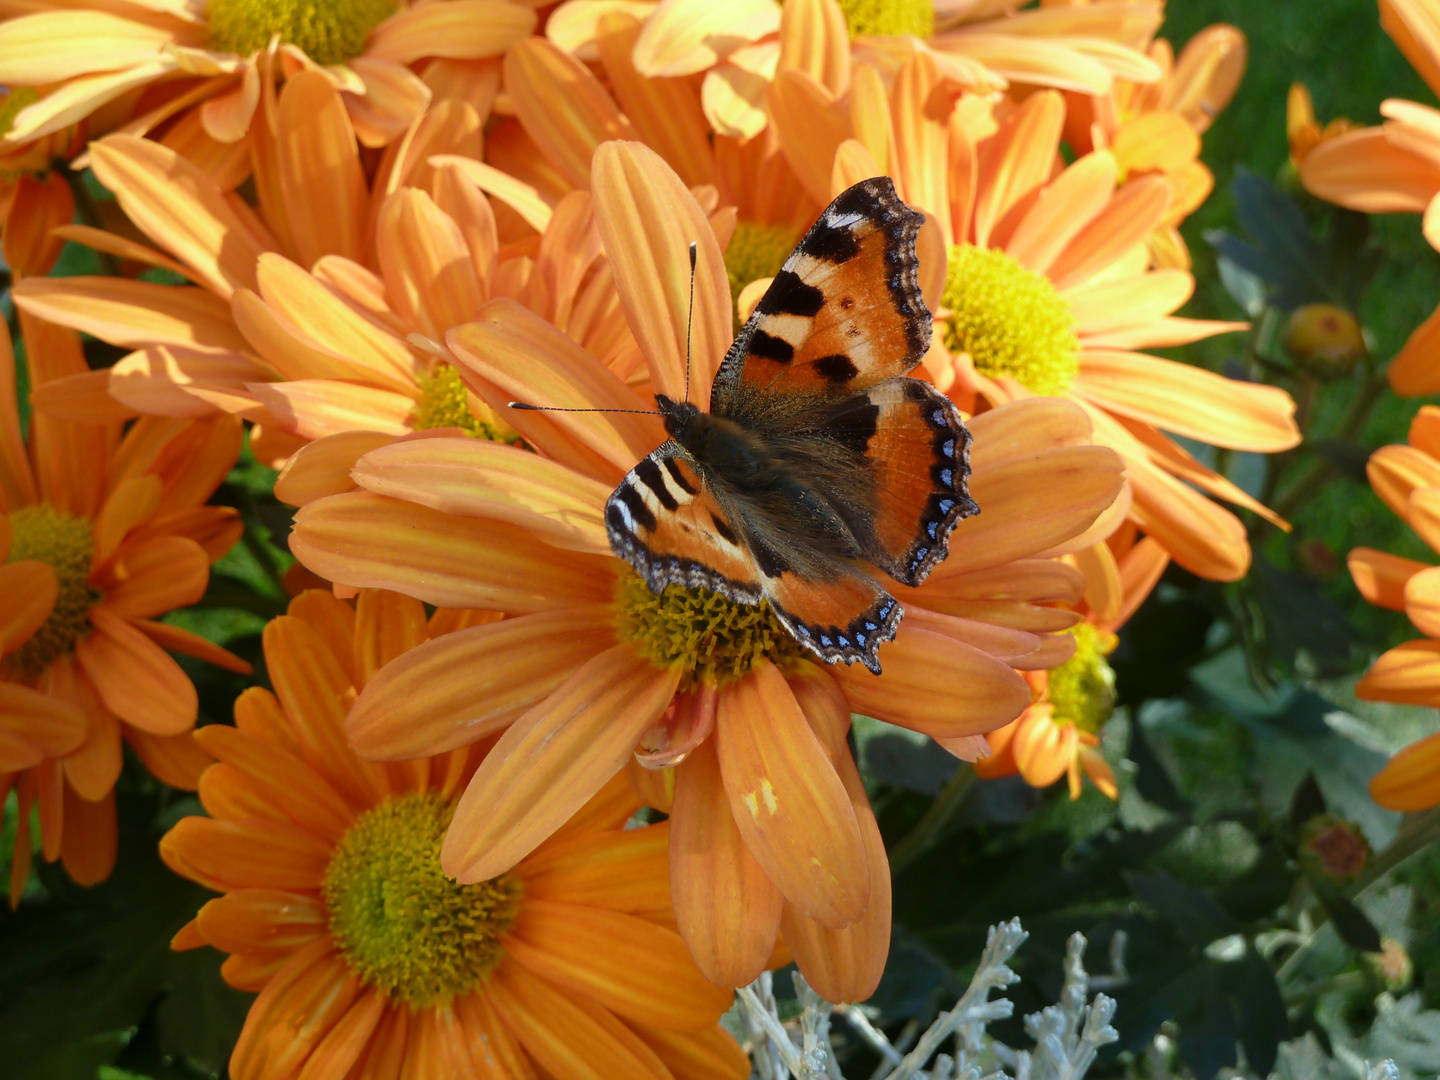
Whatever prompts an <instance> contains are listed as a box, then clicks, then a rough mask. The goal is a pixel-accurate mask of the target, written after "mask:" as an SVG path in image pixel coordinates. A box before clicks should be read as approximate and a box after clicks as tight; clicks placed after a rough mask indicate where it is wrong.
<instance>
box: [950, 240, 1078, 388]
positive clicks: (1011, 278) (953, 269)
mask: <svg viewBox="0 0 1440 1080" xmlns="http://www.w3.org/2000/svg"><path fill="white" fill-rule="evenodd" d="M941 302H942V303H943V304H944V305H945V306H946V307H947V308H949V309H950V312H951V314H950V316H949V318H948V319H946V320H945V345H946V347H947V348H948V349H949V350H950V351H951V352H952V353H962V352H963V353H968V354H969V355H970V359H971V360H972V361H973V362H974V364H975V370H976V371H978V372H980V374H982V375H988V376H990V377H992V378H994V377H996V376H1000V375H1009V376H1010V377H1012V378H1014V379H1016V380H1017V381H1018V382H1019V383H1020V384H1021V385H1022V386H1024V387H1025V389H1027V390H1029V391H1030V392H1031V393H1032V394H1058V393H1060V392H1061V391H1063V390H1064V389H1065V388H1066V387H1068V386H1069V385H1070V384H1071V383H1072V382H1073V381H1074V379H1075V376H1076V374H1077V373H1078V372H1079V370H1080V341H1079V339H1078V338H1077V337H1076V336H1075V320H1074V318H1073V317H1072V315H1071V314H1070V306H1069V305H1068V304H1067V303H1066V302H1065V300H1064V298H1063V297H1061V295H1060V294H1059V293H1058V292H1056V291H1055V286H1054V285H1053V284H1052V283H1051V282H1050V279H1049V278H1047V277H1045V276H1044V275H1042V274H1037V273H1035V272H1034V271H1033V270H1027V269H1025V267H1023V266H1021V265H1020V264H1019V263H1018V262H1016V261H1015V260H1014V259H1013V258H1011V257H1010V256H1009V255H1007V254H1006V253H1005V252H1003V251H998V250H987V249H985V248H978V247H975V246H974V245H972V244H960V245H953V246H951V248H950V258H949V263H948V265H947V267H946V270H945V295H944V297H943V298H942V301H941Z"/></svg>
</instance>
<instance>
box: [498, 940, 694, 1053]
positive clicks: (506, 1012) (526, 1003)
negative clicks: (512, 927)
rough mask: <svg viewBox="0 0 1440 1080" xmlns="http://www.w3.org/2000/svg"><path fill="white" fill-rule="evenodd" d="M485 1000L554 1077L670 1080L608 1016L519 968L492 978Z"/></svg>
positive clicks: (505, 967) (511, 966) (642, 1047)
mask: <svg viewBox="0 0 1440 1080" xmlns="http://www.w3.org/2000/svg"><path fill="white" fill-rule="evenodd" d="M486 998H487V1000H488V1001H489V1003H490V1004H491V1005H493V1007H494V1008H495V1011H496V1012H498V1013H499V1014H500V1016H501V1018H502V1019H503V1020H504V1021H505V1026H506V1027H507V1028H509V1029H510V1032H511V1033H512V1034H513V1035H514V1036H515V1038H516V1039H517V1040H518V1041H519V1042H520V1044H521V1045H522V1046H523V1047H524V1048H525V1050H526V1051H527V1052H528V1053H529V1054H530V1056H531V1057H533V1058H534V1059H535V1062H536V1064H538V1065H539V1066H540V1067H541V1068H542V1069H544V1070H545V1071H546V1072H547V1073H548V1074H550V1075H552V1076H564V1077H567V1078H570V1077H573V1078H574V1080H670V1077H669V1070H668V1069H666V1068H665V1066H664V1065H663V1064H661V1062H660V1059H659V1058H657V1057H655V1055H654V1052H653V1051H651V1050H650V1049H649V1048H648V1047H646V1046H645V1044H644V1043H641V1042H640V1041H639V1039H637V1038H636V1037H635V1035H634V1034H633V1033H632V1032H631V1031H630V1030H629V1029H628V1028H626V1027H625V1026H624V1025H623V1024H621V1023H620V1021H619V1020H617V1019H615V1017H614V1015H613V1014H611V1013H610V1012H609V1010H606V1009H602V1008H600V1007H599V1006H597V1005H594V1004H592V1003H591V1002H588V1001H586V1000H585V999H584V998H573V997H571V996H569V995H567V994H565V993H563V992H561V991H560V990H558V989H556V988H555V987H553V986H551V985H550V984H549V983H548V982H546V981H545V980H544V979H542V978H540V977H538V976H536V975H532V974H530V972H529V971H528V970H527V969H526V968H525V967H524V966H523V965H521V964H516V963H507V964H504V965H502V966H501V968H500V970H498V971H497V972H496V973H495V974H494V975H492V976H491V979H490V984H489V986H487V988H486Z"/></svg>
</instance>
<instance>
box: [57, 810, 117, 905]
mask: <svg viewBox="0 0 1440 1080" xmlns="http://www.w3.org/2000/svg"><path fill="white" fill-rule="evenodd" d="M64 798H65V810H64V815H65V835H64V839H63V840H62V842H61V844H60V862H61V864H62V865H63V866H64V867H65V872H66V873H67V874H69V875H70V879H71V880H72V881H74V882H75V884H77V885H98V884H100V882H102V881H104V880H105V879H106V878H108V877H109V876H110V872H111V871H112V870H114V869H115V856H116V854H117V852H118V850H119V842H120V833H119V823H118V822H117V820H116V817H115V794H114V792H109V793H107V794H106V795H105V796H104V797H103V798H100V799H97V800H96V801H95V802H87V801H86V800H85V799H82V798H80V796H79V795H77V794H76V793H75V789H74V788H72V787H70V786H69V785H66V787H65V794H64Z"/></svg>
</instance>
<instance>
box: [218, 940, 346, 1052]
mask: <svg viewBox="0 0 1440 1080" xmlns="http://www.w3.org/2000/svg"><path fill="white" fill-rule="evenodd" d="M334 948H335V946H334V945H333V944H332V943H331V942H330V941H329V940H328V939H322V940H320V941H317V942H315V943H314V944H312V945H309V946H307V947H306V948H304V949H302V950H301V951H300V952H298V953H296V954H295V955H294V956H292V957H291V958H290V960H289V962H288V963H286V965H285V966H284V967H283V968H282V969H281V970H280V971H279V972H278V973H277V974H276V975H275V977H274V978H273V979H272V980H271V981H270V983H269V984H268V985H267V986H266V987H265V989H264V990H263V991H262V992H261V994H260V996H259V997H258V998H256V1000H255V1002H254V1004H252V1005H251V1006H250V1012H249V1014H248V1015H247V1016H246V1017H245V1027H244V1028H243V1029H242V1030H241V1032H240V1038H239V1040H238V1041H237V1042H236V1044H235V1050H234V1052H233V1053H232V1054H231V1055H230V1075H231V1076H233V1077H234V1078H235V1080H268V1078H269V1077H273V1076H287V1075H290V1074H291V1073H292V1072H293V1071H295V1070H296V1069H298V1068H299V1067H300V1066H301V1065H302V1064H303V1063H304V1061H305V1059H306V1058H307V1057H309V1056H310V1053H311V1052H312V1050H314V1048H315V1046H316V1044H317V1043H319V1042H320V1040H321V1039H323V1038H324V1037H325V1036H326V1035H327V1034H328V1033H329V1031H330V1029H331V1028H332V1027H334V1026H335V1025H336V1024H337V1023H338V1022H339V1021H340V1019H341V1018H342V1017H343V1016H344V1015H345V1013H346V1012H347V1011H348V1010H349V1008H350V1006H351V1004H352V1003H353V1002H354V1001H355V999H356V997H357V996H358V995H359V993H360V980H359V979H358V977H357V976H356V975H355V974H354V973H353V972H351V970H350V969H349V967H347V966H346V965H345V963H344V962H343V961H341V960H340V959H339V957H337V956H336V955H335V953H334Z"/></svg>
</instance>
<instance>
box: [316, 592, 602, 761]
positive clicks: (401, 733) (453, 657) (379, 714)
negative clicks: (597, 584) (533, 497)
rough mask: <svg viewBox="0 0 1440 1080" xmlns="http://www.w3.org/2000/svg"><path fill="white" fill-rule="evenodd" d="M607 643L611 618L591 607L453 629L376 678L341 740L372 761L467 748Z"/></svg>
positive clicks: (548, 690) (354, 710)
mask: <svg viewBox="0 0 1440 1080" xmlns="http://www.w3.org/2000/svg"><path fill="white" fill-rule="evenodd" d="M614 641H615V633H614V613H613V611H612V610H611V608H610V607H609V605H601V604H596V605H591V606H587V607H579V606H574V607H568V608H565V609H563V610H559V611H546V612H539V613H536V614H533V615H521V616H519V617H518V618H512V619H505V620H503V621H501V622H495V623H489V624H487V625H484V626H475V627H471V628H470V629H468V630H457V631H456V632H454V633H452V634H446V635H445V636H444V637H441V638H437V639H435V640H434V641H431V642H429V643H428V644H425V645H422V646H420V647H419V648H416V649H413V650H411V651H410V652H408V653H405V654H404V655H403V656H399V657H397V658H396V659H395V661H394V662H393V663H390V664H388V665H386V667H385V668H384V670H383V671H380V672H379V673H377V674H376V676H375V677H374V678H373V679H371V680H370V682H369V683H367V684H366V686H365V689H364V692H363V693H362V694H361V695H360V696H359V697H358V698H357V699H356V701H355V705H354V707H353V708H352V709H351V710H350V714H349V716H348V718H347V719H346V721H345V725H346V735H347V736H348V738H349V740H350V745H351V746H352V747H353V748H354V749H355V751H356V752H357V753H359V754H362V755H364V756H365V757H366V758H368V759H370V760H372V761H405V760H410V759H412V758H419V757H424V756H427V755H433V754H439V753H443V752H445V751H446V750H451V749H454V748H456V747H459V746H467V745H469V744H470V743H472V742H475V741H476V740H477V739H479V738H481V737H483V736H485V735H488V734H491V733H493V732H495V731H498V730H500V729H501V728H503V727H505V726H506V725H507V724H509V723H510V722H511V721H512V720H514V719H515V718H516V717H518V716H520V715H521V714H522V713H523V712H525V710H527V709H529V708H530V707H531V706H533V705H535V704H536V703H537V702H539V701H541V700H543V699H544V698H545V697H547V696H548V695H549V694H550V693H551V692H552V691H553V690H554V689H555V688H556V687H558V686H559V685H560V684H561V683H562V682H563V681H564V680H565V678H566V677H567V675H568V674H569V673H570V672H573V671H574V670H575V669H576V668H577V667H579V666H581V665H583V664H584V663H585V662H586V661H588V660H590V659H591V658H592V657H595V656H597V655H599V654H600V653H601V652H603V651H604V650H605V649H606V648H608V647H609V646H611V645H613V644H614Z"/></svg>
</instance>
